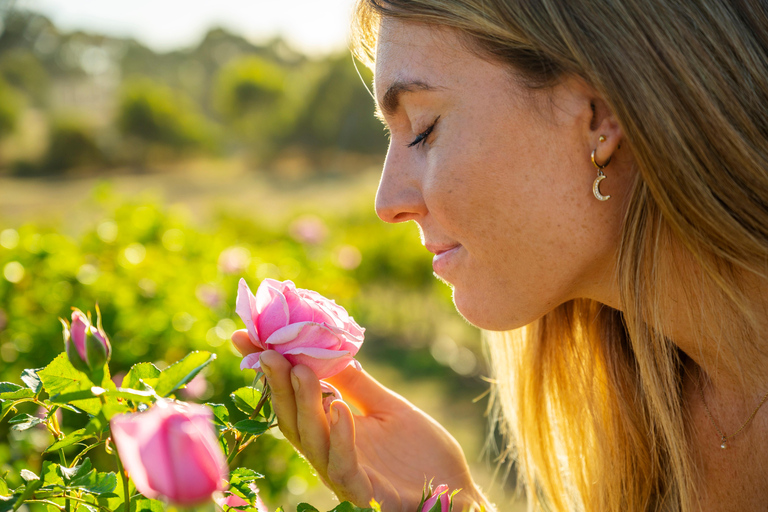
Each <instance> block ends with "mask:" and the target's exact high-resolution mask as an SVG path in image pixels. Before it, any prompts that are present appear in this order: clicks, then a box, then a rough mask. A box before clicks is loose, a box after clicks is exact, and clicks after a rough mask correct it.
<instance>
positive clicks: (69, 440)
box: [43, 428, 93, 453]
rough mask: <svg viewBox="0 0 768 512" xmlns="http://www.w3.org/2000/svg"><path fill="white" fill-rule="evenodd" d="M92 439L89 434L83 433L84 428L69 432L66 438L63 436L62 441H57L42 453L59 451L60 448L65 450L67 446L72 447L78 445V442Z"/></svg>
mask: <svg viewBox="0 0 768 512" xmlns="http://www.w3.org/2000/svg"><path fill="white" fill-rule="evenodd" d="M91 437H93V436H92V435H90V434H87V433H86V432H85V429H84V428H81V429H78V430H75V431H74V432H70V433H69V434H67V435H66V436H64V438H63V439H59V440H58V441H56V442H55V443H53V444H52V445H51V446H49V447H48V448H46V449H45V451H44V452H43V453H50V452H55V451H56V450H61V449H62V448H66V447H67V446H72V445H73V444H75V443H79V442H80V441H82V440H84V439H88V438H91Z"/></svg>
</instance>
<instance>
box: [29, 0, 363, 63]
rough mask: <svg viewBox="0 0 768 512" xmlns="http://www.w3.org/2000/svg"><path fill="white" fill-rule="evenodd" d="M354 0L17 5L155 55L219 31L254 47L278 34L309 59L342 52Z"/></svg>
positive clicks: (41, 1) (49, 0) (43, 0)
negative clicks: (235, 35)
mask: <svg viewBox="0 0 768 512" xmlns="http://www.w3.org/2000/svg"><path fill="white" fill-rule="evenodd" d="M353 5H354V0H130V1H127V0H17V2H16V6H17V7H19V8H25V9H29V10H32V11H37V12H40V13H42V14H45V15H46V16H48V17H49V18H51V19H52V20H53V22H54V24H56V26H57V27H59V28H60V29H62V30H64V31H67V32H68V31H71V30H77V29H81V30H85V31H89V32H94V33H100V34H108V35H113V36H120V37H134V38H136V39H137V40H139V41H141V42H142V43H144V44H146V45H147V46H150V47H151V48H152V49H154V50H156V51H166V50H173V49H178V48H184V47H188V46H192V45H194V44H196V43H197V42H199V41H200V39H201V38H202V37H203V35H205V33H206V32H207V30H208V29H209V28H211V27H214V26H223V27H226V28H228V29H230V30H232V31H234V32H236V33H239V34H242V35H243V36H245V37H247V38H249V39H251V40H253V41H256V42H260V41H264V40H267V39H269V38H270V37H272V36H274V35H276V34H282V35H283V37H285V38H286V39H287V40H288V41H290V42H291V43H292V45H293V46H294V47H295V48H297V49H299V50H302V51H305V52H307V53H311V54H320V53H325V52H328V51H332V50H337V49H341V48H345V47H346V44H347V42H346V41H347V36H348V33H349V20H350V16H351V12H352V6H353Z"/></svg>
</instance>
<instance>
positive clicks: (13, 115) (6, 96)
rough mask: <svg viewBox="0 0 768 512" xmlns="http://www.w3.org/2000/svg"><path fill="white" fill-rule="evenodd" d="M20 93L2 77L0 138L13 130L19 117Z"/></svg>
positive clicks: (0, 84) (0, 82) (0, 85)
mask: <svg viewBox="0 0 768 512" xmlns="http://www.w3.org/2000/svg"><path fill="white" fill-rule="evenodd" d="M20 101H21V98H20V95H19V93H18V92H16V91H15V90H14V89H13V88H12V87H11V86H9V85H8V84H7V83H6V82H5V81H4V80H2V79H0V138H3V137H6V136H7V135H9V134H10V133H12V132H13V130H14V128H15V127H16V122H17V121H18V117H19V111H20V108H19V102H20Z"/></svg>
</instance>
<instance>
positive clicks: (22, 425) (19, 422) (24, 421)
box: [8, 390, 43, 432]
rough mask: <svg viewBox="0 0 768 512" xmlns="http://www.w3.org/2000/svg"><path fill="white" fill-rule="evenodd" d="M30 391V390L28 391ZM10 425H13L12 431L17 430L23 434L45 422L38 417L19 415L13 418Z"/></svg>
mask: <svg viewBox="0 0 768 512" xmlns="http://www.w3.org/2000/svg"><path fill="white" fill-rule="evenodd" d="M27 391H29V390H27ZM8 423H10V424H11V425H13V426H12V427H11V430H15V431H17V432H23V431H25V430H29V429H30V428H32V427H34V426H35V425H39V424H41V423H43V420H41V419H40V418H38V417H37V416H30V415H29V414H19V415H17V416H14V417H13V418H11V419H10V420H9V421H8Z"/></svg>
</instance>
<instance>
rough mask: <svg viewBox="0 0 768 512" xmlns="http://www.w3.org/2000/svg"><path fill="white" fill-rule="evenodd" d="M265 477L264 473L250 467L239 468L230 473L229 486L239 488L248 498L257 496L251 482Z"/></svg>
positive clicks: (251, 498)
mask: <svg viewBox="0 0 768 512" xmlns="http://www.w3.org/2000/svg"><path fill="white" fill-rule="evenodd" d="M260 478H264V475H262V474H260V473H257V472H255V471H254V470H252V469H248V468H237V469H234V470H233V471H232V472H231V473H230V474H229V486H230V487H231V488H234V489H237V490H238V491H240V493H242V495H243V496H245V498H246V499H248V500H253V499H255V498H256V496H257V494H256V492H254V491H253V489H251V488H250V485H251V483H253V482H255V481H256V480H258V479H260Z"/></svg>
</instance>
